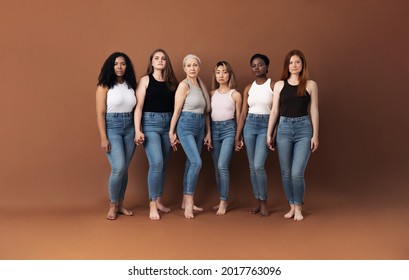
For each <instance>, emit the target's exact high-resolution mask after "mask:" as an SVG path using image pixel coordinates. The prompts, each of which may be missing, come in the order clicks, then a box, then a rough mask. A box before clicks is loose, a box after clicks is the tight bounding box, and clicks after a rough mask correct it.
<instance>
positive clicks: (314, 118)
mask: <svg viewBox="0 0 409 280" xmlns="http://www.w3.org/2000/svg"><path fill="white" fill-rule="evenodd" d="M307 91H308V92H309V93H310V96H311V104H310V115H311V122H312V138H311V151H312V152H315V151H316V150H317V149H318V145H319V141H318V132H319V111H318V86H317V83H316V82H314V81H312V80H309V81H308V83H307Z"/></svg>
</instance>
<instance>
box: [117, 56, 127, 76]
mask: <svg viewBox="0 0 409 280" xmlns="http://www.w3.org/2000/svg"><path fill="white" fill-rule="evenodd" d="M125 70H126V62H125V58H123V57H122V56H118V57H117V58H116V59H115V64H114V71H115V75H116V76H117V77H123V76H124V75H125Z"/></svg>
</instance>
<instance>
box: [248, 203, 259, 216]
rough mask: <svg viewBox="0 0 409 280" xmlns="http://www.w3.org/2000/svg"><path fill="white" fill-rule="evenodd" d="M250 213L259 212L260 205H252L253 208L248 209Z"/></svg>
mask: <svg viewBox="0 0 409 280" xmlns="http://www.w3.org/2000/svg"><path fill="white" fill-rule="evenodd" d="M249 213H250V214H257V213H260V205H257V206H256V207H254V208H253V209H251V210H249Z"/></svg>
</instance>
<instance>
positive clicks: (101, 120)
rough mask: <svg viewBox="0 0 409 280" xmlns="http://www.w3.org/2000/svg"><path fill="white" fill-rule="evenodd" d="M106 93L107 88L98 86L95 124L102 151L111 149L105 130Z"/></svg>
mask: <svg viewBox="0 0 409 280" xmlns="http://www.w3.org/2000/svg"><path fill="white" fill-rule="evenodd" d="M107 93H108V88H107V87H102V86H98V87H97V92H96V110H97V125H98V130H99V135H100V137H101V148H102V149H103V150H104V152H106V153H108V152H110V150H111V147H110V145H109V141H108V137H107V131H106V120H105V114H106V103H107Z"/></svg>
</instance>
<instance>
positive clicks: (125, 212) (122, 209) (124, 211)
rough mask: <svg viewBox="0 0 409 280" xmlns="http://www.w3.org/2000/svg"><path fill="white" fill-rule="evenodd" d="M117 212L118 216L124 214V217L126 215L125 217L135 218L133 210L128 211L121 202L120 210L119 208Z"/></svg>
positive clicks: (119, 204)
mask: <svg viewBox="0 0 409 280" xmlns="http://www.w3.org/2000/svg"><path fill="white" fill-rule="evenodd" d="M116 212H117V213H118V214H123V215H125V216H133V212H132V211H131V210H128V209H126V208H125V207H124V204H123V202H122V201H120V202H119V203H118V208H117V210H116Z"/></svg>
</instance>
